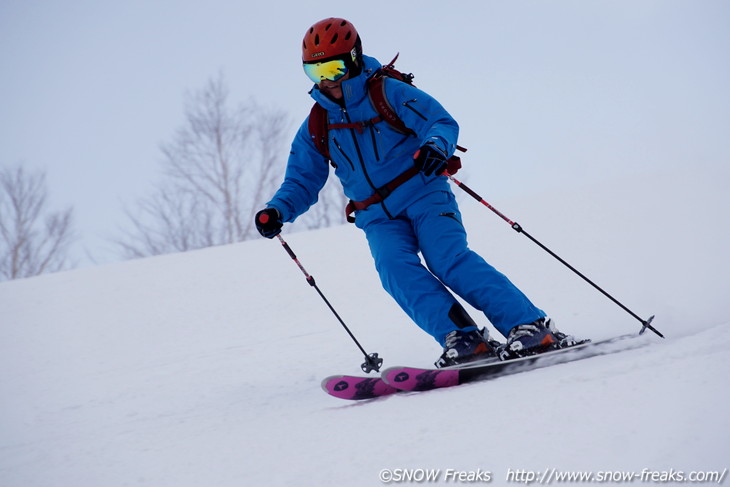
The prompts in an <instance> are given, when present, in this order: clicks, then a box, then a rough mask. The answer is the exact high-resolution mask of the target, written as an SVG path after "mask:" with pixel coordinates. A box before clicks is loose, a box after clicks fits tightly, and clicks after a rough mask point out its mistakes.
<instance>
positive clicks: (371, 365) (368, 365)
mask: <svg viewBox="0 0 730 487" xmlns="http://www.w3.org/2000/svg"><path fill="white" fill-rule="evenodd" d="M276 237H277V238H278V239H279V242H281V245H282V246H283V247H284V250H286V252H287V253H288V254H289V257H291V258H292V260H293V261H294V262H295V263H296V264H297V266H298V267H299V269H300V270H301V271H302V273H304V277H305V278H306V279H307V282H308V283H309V285H310V286H312V287H313V288H314V289H315V290H316V291H317V293H318V294H319V295H320V296H321V297H322V299H323V300H324V302H325V303H326V304H327V306H328V307H329V309H330V311H332V314H334V315H335V318H337V320H338V321H339V322H340V324H341V325H342V327H343V328H344V329H345V331H346V332H347V334H348V335H350V338H352V341H353V342H355V345H357V348H359V349H360V351H361V352H362V354H363V355H364V356H365V362H363V363H362V365H360V368H361V369H362V370H363V372H365V373H366V374H369V373H370V372H371V371H373V370H374V371H376V372H379V371H380V367H381V366H382V365H383V359H382V358H380V357H378V354H377V353H370V354H369V353H367V352H366V351H365V349H364V348H362V345H360V342H358V341H357V338H355V335H353V334H352V332H351V331H350V329H349V328H348V327H347V325H346V324H345V322H344V321H342V318H340V315H339V314H337V311H335V308H334V307H333V306H332V305H331V304H330V302H329V300H327V298H326V297H325V296H324V294H322V291H321V290H320V289H319V287H318V286H317V283H316V282H314V277H312V276H311V275H310V274H309V273H308V272H307V270H306V269H305V268H304V266H303V265H302V263H301V262H299V259H298V258H297V256H296V254H294V251H292V249H291V247H289V244H288V243H286V241H285V240H284V239H283V238H282V236H281V234H279V235H277V236H276Z"/></svg>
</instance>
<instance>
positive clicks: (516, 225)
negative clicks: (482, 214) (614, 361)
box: [445, 172, 664, 338]
mask: <svg viewBox="0 0 730 487" xmlns="http://www.w3.org/2000/svg"><path fill="white" fill-rule="evenodd" d="M445 174H446V176H448V177H449V179H450V180H451V181H453V182H454V184H456V185H457V186H458V187H460V188H461V189H463V190H464V191H465V192H466V193H467V194H468V195H469V196H471V197H472V198H474V199H475V200H477V201H478V202H480V203H481V204H483V205H484V206H486V207H487V208H489V209H490V210H492V211H493V212H494V213H495V214H496V215H497V216H498V217H500V218H501V219H502V220H504V221H506V222H507V223H509V224H510V226H511V227H512V229H513V230H515V231H516V232H517V233H521V234H523V235H524V236H525V237H527V238H529V239H530V240H532V241H533V242H534V243H535V244H537V245H538V246H539V247H540V248H541V249H543V250H544V251H545V252H547V253H548V254H550V255H552V256H553V257H555V258H556V259H557V260H558V261H559V262H560V263H561V264H563V265H564V266H566V267H567V268H568V269H570V270H571V271H573V272H575V273H576V274H577V275H578V276H580V277H581V278H582V279H583V280H584V281H586V282H587V283H588V284H590V285H591V286H593V287H594V288H596V289H597V290H598V291H599V292H601V294H603V295H604V296H606V297H607V298H608V299H610V300H611V301H613V302H614V303H615V304H617V305H618V306H619V307H620V308H621V309H623V310H624V311H626V312H627V313H628V314H630V315H631V316H633V317H634V318H636V319H637V320H639V321H640V322H641V324H642V325H643V326H642V328H641V332H640V333H644V332H645V331H646V329H647V328H648V329H650V330H651V331H653V332H654V333H656V334H657V335H659V336H660V337H662V338H664V335H662V334H661V333H660V332H659V330H657V329H656V328H654V327H653V326H651V322H652V320H654V316H651V317H649V319H647V320H644V319H642V318H641V317H640V316H639V315H637V314H636V313H634V312H633V311H631V310H630V309H629V308H627V307H626V306H624V305H623V304H622V303H621V302H620V301H618V300H617V299H616V298H614V297H613V296H611V295H610V294H608V293H607V292H606V291H604V290H603V289H602V288H601V287H600V286H598V285H597V284H596V283H594V282H593V281H591V280H590V279H588V277H586V276H585V275H584V274H583V273H581V272H580V271H578V269H576V268H575V267H573V266H572V265H570V264H569V263H568V262H566V261H565V260H563V259H562V258H561V257H560V256H558V255H557V254H556V253H555V252H553V251H552V250H550V249H549V248H547V247H546V246H545V245H543V244H542V243H541V242H539V241H538V240H537V239H536V238H535V237H533V236H532V235H530V234H529V233H527V232H526V231H525V229H524V228H522V225H520V224H519V223H517V222H514V221H512V220H510V219H509V218H507V217H506V216H505V215H504V214H502V213H501V212H500V211H499V210H497V209H496V208H495V207H494V206H492V205H490V204H489V203H487V202H486V201H485V200H484V198H482V197H481V196H479V195H478V194H477V193H475V192H474V190H472V189H471V188H470V187H469V186H467V185H466V184H464V183H462V182H461V181H459V180H458V179H456V178H455V177H454V176H452V175H451V174H449V173H448V172H447V173H445Z"/></svg>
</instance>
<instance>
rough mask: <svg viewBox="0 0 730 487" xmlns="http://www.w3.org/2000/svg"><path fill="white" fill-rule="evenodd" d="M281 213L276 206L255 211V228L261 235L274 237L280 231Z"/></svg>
mask: <svg viewBox="0 0 730 487" xmlns="http://www.w3.org/2000/svg"><path fill="white" fill-rule="evenodd" d="M282 226H284V222H282V221H281V213H279V210H277V209H276V208H265V209H263V210H261V211H259V212H258V213H256V230H258V231H259V233H260V234H261V236H262V237H266V238H274V237H276V236H277V235H279V234H280V233H281V227H282Z"/></svg>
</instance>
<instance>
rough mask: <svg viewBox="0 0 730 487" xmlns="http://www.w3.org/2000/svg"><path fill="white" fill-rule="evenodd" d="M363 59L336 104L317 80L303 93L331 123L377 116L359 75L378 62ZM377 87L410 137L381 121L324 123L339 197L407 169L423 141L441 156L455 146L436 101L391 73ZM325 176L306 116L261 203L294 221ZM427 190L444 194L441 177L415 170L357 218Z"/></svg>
mask: <svg viewBox="0 0 730 487" xmlns="http://www.w3.org/2000/svg"><path fill="white" fill-rule="evenodd" d="M363 61H364V62H363V64H364V65H363V70H362V72H361V73H360V74H359V75H358V76H356V77H354V78H351V79H348V80H345V81H344V82H343V83H342V91H343V100H344V103H343V104H342V105H340V104H339V103H337V102H335V101H333V100H331V99H330V98H328V97H327V96H325V95H324V94H323V93H322V92H320V91H319V89H318V87H317V86H316V85H315V86H314V88H313V89H312V90H311V91H310V95H311V96H312V98H314V100H315V101H316V102H317V103H319V104H320V105H322V107H324V108H325V109H326V110H327V114H328V119H329V123H330V124H340V123H353V122H361V121H365V120H370V119H372V118H374V117H376V116H377V112H376V111H375V108H373V106H372V103H371V102H370V99H369V98H368V92H367V85H366V81H367V79H368V78H369V77H370V76H372V75H373V74H375V71H376V70H377V69H378V68H379V67H380V66H381V64H380V63H379V62H378V61H377V60H376V59H375V58H372V57H370V56H363ZM384 86H385V93H386V98H387V100H388V101H389V102H390V104H391V105H392V106H393V109H394V110H395V111H396V112H397V113H398V116H399V117H400V118H401V119H402V120H403V122H404V123H405V125H406V126H407V127H408V128H410V129H411V130H413V131H414V132H415V133H416V134H417V135H416V136H415V137H414V136H412V135H405V134H402V133H400V132H397V131H396V130H395V129H393V128H392V127H391V126H390V125H389V124H388V123H387V122H385V121H382V122H379V123H377V124H375V125H370V126H367V127H364V129H363V130H362V131H358V130H356V129H353V128H334V129H333V128H330V130H329V149H330V157H331V158H332V162H333V164H334V165H335V167H336V169H335V174H336V175H337V177H338V178H339V179H340V181H341V182H342V186H343V189H344V192H345V195H346V196H347V197H348V198H350V199H351V200H354V201H362V200H365V199H367V198H369V197H370V196H372V195H373V194H374V193H375V190H376V189H377V188H379V187H381V186H384V185H385V184H387V183H388V182H390V181H392V180H393V179H394V178H396V177H397V176H398V175H400V174H401V173H403V172H404V171H406V170H407V169H410V168H411V167H413V163H414V161H413V154H414V153H415V152H416V151H417V150H418V149H419V148H420V147H421V146H422V145H424V144H425V143H426V142H428V141H431V140H433V141H435V142H436V144H438V146H439V147H440V148H441V149H443V150H444V151H445V152H446V153H447V156H448V157H450V156H451V155H453V153H454V151H455V150H456V141H457V138H458V133H459V127H458V124H457V123H456V121H455V120H454V119H453V118H452V117H451V115H449V113H448V112H447V111H446V110H445V109H444V108H443V107H442V106H441V104H440V103H439V102H438V101H436V100H435V99H434V98H433V97H431V96H430V95H428V94H427V93H425V92H423V91H421V90H419V89H418V88H416V87H415V86H412V85H409V84H406V83H403V82H400V81H397V80H394V79H391V78H386V79H385V85H384ZM328 174H329V165H328V164H327V161H326V160H325V159H324V156H323V155H322V154H320V153H319V151H317V149H316V147H315V145H314V142H313V140H312V137H311V136H310V133H309V128H308V118H307V119H305V120H304V123H303V124H302V125H301V127H300V128H299V130H298V132H297V134H296V136H295V137H294V141H293V142H292V146H291V153H290V155H289V161H288V163H287V169H286V174H285V177H284V182H283V183H282V185H281V187H280V188H279V190H278V191H277V192H276V194H275V195H274V197H273V198H272V199H271V201H269V202H268V203H267V205H268V206H269V207H273V208H276V209H277V210H279V212H280V213H281V215H282V220H283V221H285V222H292V221H294V220H295V219H296V218H297V217H298V216H299V215H301V214H302V213H304V212H306V211H307V210H308V209H309V207H310V206H311V205H313V204H314V203H316V202H317V196H318V193H319V191H320V190H321V189H322V187H323V186H324V184H325V182H326V181H327V176H328ZM434 191H447V192H451V189H450V188H449V184H448V180H447V178H446V177H445V176H433V175H432V176H428V177H427V176H424V175H423V174H421V173H419V174H417V175H416V176H414V177H413V178H411V179H410V180H408V181H407V182H406V183H404V184H402V185H401V186H399V187H398V188H397V189H395V191H393V193H392V194H391V195H390V196H388V197H387V198H386V199H385V200H384V201H383V202H381V203H378V204H374V205H371V206H370V207H368V208H367V209H365V210H359V211H357V212H356V213H355V215H356V218H357V224H358V226H359V227H363V226H365V225H366V223H367V222H368V221H372V220H373V219H376V218H379V217H383V216H385V217H387V218H395V217H397V216H398V215H399V214H401V213H402V212H403V211H404V210H405V209H406V208H407V207H408V205H409V204H411V203H412V202H414V201H416V200H417V199H419V198H420V197H422V196H424V195H426V194H429V193H431V192H434Z"/></svg>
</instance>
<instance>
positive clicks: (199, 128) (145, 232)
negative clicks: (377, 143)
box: [116, 75, 341, 257]
mask: <svg viewBox="0 0 730 487" xmlns="http://www.w3.org/2000/svg"><path fill="white" fill-rule="evenodd" d="M289 127H290V122H289V120H288V117H287V116H286V115H285V114H284V113H283V112H281V111H279V110H276V109H272V108H265V107H262V106H260V105H259V104H257V103H256V102H255V101H253V100H250V101H248V102H247V103H244V104H241V105H239V106H238V107H236V108H230V106H229V102H228V89H227V88H226V86H225V83H224V80H223V76H222V75H220V76H218V78H217V79H215V80H210V81H209V82H208V83H207V85H206V86H205V88H204V89H202V90H201V91H199V92H197V93H194V94H193V95H191V96H189V97H188V99H187V101H186V106H185V124H184V125H183V127H182V128H180V129H179V130H177V132H176V133H175V135H174V137H173V139H172V140H171V141H170V142H168V143H165V144H163V145H162V154H163V161H162V165H163V169H164V178H163V179H162V181H161V182H160V184H159V185H158V186H157V188H156V189H155V193H154V194H153V195H152V196H151V197H148V198H145V199H143V200H141V201H139V202H138V203H137V207H136V208H135V209H134V210H131V211H130V210H128V211H127V215H128V217H129V220H130V222H131V228H132V231H131V232H127V235H126V236H125V237H124V238H123V239H121V240H117V242H116V243H117V245H118V246H119V247H120V249H121V250H122V252H123V253H124V254H125V257H143V256H149V255H158V254H164V253H168V252H179V251H186V250H192V249H197V248H202V247H209V246H212V245H221V244H228V243H234V242H239V241H242V240H247V239H250V238H252V237H258V233H256V229H255V226H254V223H253V217H254V215H255V213H256V211H258V210H259V209H260V208H262V207H263V205H264V204H265V202H266V201H267V199H268V198H269V197H270V196H272V195H273V193H274V191H275V190H276V188H277V185H278V183H279V182H280V181H281V180H282V177H283V173H284V167H285V162H286V158H285V155H286V154H288V152H287V151H286V149H285V148H286V145H285V144H286V143H287V141H286V140H285V139H284V137H285V136H286V135H287V133H288V131H289ZM322 194H323V195H324V196H325V198H324V201H325V203H324V204H322V205H321V208H320V211H321V209H324V208H327V207H331V206H332V205H328V202H329V201H330V199H331V198H332V197H331V196H327V195H328V194H329V192H325V191H323V193H322ZM340 194H341V193H340ZM340 199H341V196H340ZM310 221H313V222H314V223H309V224H308V225H307V227H309V228H316V227H320V226H325V225H323V223H325V224H327V223H330V222H331V221H332V218H329V217H328V218H318V219H310ZM305 224H306V222H305Z"/></svg>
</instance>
